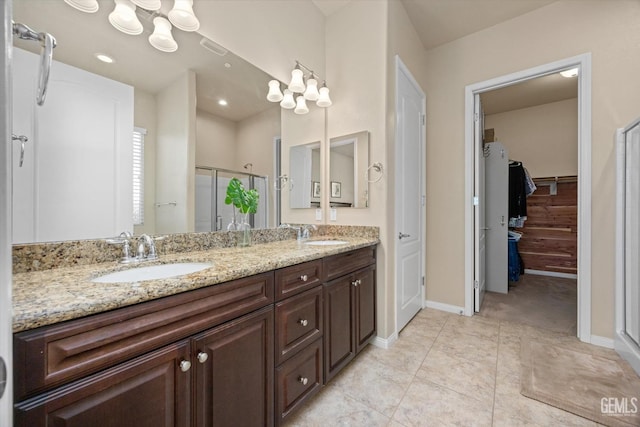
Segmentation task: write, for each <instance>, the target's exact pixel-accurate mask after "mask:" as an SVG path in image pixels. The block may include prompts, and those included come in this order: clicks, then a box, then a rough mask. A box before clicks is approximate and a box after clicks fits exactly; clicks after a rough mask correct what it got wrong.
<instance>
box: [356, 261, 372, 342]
mask: <svg viewBox="0 0 640 427" xmlns="http://www.w3.org/2000/svg"><path fill="white" fill-rule="evenodd" d="M354 277H355V282H356V286H354V288H353V289H354V292H355V293H356V297H355V303H356V325H355V331H356V353H360V350H362V349H363V348H364V347H365V346H366V345H367V344H368V343H369V339H371V337H373V336H374V335H375V334H376V270H375V268H374V267H373V266H372V267H369V268H365V269H363V270H360V271H358V272H357V273H355V275H354Z"/></svg>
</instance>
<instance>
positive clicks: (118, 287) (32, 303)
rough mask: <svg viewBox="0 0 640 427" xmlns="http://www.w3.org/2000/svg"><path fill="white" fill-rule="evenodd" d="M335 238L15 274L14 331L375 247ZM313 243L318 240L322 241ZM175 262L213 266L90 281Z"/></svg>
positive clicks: (368, 240)
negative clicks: (159, 275) (173, 274)
mask: <svg viewBox="0 0 640 427" xmlns="http://www.w3.org/2000/svg"><path fill="white" fill-rule="evenodd" d="M325 237H326V236H325ZM337 238H339V239H340V240H345V241H347V242H348V243H347V244H342V245H329V246H312V245H305V244H304V243H302V242H298V241H296V240H284V241H278V242H271V243H263V244H255V245H253V246H250V247H246V248H215V249H209V250H204V251H193V252H184V253H175V254H166V255H161V256H160V259H158V260H157V261H152V262H145V263H140V264H135V265H131V264H129V265H124V264H120V263H117V262H105V263H99V264H89V265H81V266H74V267H61V268H53V269H49V270H43V271H34V272H26V273H16V274H14V275H13V332H20V331H25V330H28V329H34V328H37V327H40V326H45V325H51V324H55V323H58V322H62V321H65V320H71V319H76V318H80V317H84V316H87V315H91V314H96V313H100V312H104V311H108V310H113V309H116V308H120V307H125V306H128V305H132V304H137V303H140V302H144V301H149V300H153V299H156V298H161V297H165V296H169V295H174V294H178V293H181V292H186V291H190V290H193V289H198V288H202V287H205V286H210V285H215V284H218V283H223V282H227V281H229V280H234V279H239V278H242V277H247V276H251V275H254V274H258V273H262V272H265V271H271V270H274V269H278V268H282V267H286V266H289V265H294V264H299V263H302V262H305V261H310V260H314V259H318V258H323V257H326V256H329V255H334V254H338V253H342V252H347V251H350V250H354V249H358V248H363V247H367V246H372V245H375V244H377V243H379V240H378V238H377V237H376V238H374V237H348V236H342V235H341V236H339V237H337ZM312 240H322V236H318V237H315V238H314V239H312ZM174 262H209V263H212V264H213V266H212V267H210V268H207V269H205V270H201V271H199V272H196V273H191V274H188V275H184V276H179V277H173V278H168V279H158V280H148V281H141V282H134V283H93V282H91V280H92V279H94V278H96V277H98V276H102V275H104V274H107V273H111V272H115V271H120V270H126V269H130V268H135V267H141V266H151V265H157V264H167V263H174Z"/></svg>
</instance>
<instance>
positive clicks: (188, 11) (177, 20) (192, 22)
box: [168, 0, 200, 31]
mask: <svg viewBox="0 0 640 427" xmlns="http://www.w3.org/2000/svg"><path fill="white" fill-rule="evenodd" d="M168 17H169V21H171V23H172V24H173V25H175V26H176V28H179V29H181V30H182V31H197V30H198V28H200V21H198V18H196V15H195V13H193V0H176V1H175V3H174V4H173V9H171V10H170V11H169V14H168Z"/></svg>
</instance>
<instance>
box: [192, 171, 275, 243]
mask: <svg viewBox="0 0 640 427" xmlns="http://www.w3.org/2000/svg"><path fill="white" fill-rule="evenodd" d="M232 178H238V179H239V180H240V181H241V182H242V185H244V188H246V189H255V190H257V191H258V194H259V195H260V198H259V201H258V212H256V213H255V214H252V215H249V224H250V225H251V228H267V227H268V226H269V186H268V182H269V179H268V177H266V176H262V175H255V174H252V173H247V172H240V171H233V170H228V169H221V168H215V167H210V166H196V183H195V186H196V191H195V210H196V220H195V229H196V230H195V231H196V232H200V231H225V230H227V229H229V225H230V224H234V223H236V222H239V220H240V218H238V211H237V209H235V208H234V207H233V206H232V205H227V204H225V203H224V199H225V197H226V194H227V185H229V181H231V179H232Z"/></svg>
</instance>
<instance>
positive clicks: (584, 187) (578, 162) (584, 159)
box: [465, 54, 591, 342]
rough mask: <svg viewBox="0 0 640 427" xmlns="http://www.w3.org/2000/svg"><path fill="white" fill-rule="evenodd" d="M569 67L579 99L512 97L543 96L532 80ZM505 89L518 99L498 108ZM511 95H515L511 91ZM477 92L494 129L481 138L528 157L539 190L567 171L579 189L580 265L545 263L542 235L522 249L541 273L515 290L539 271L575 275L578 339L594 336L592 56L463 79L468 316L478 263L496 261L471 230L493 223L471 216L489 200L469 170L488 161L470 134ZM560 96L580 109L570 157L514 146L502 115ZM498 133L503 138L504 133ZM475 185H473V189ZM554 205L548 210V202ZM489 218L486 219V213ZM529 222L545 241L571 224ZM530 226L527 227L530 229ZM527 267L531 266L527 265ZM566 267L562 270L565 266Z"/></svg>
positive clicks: (541, 146) (550, 189)
mask: <svg viewBox="0 0 640 427" xmlns="http://www.w3.org/2000/svg"><path fill="white" fill-rule="evenodd" d="M572 68H577V69H578V70H579V74H578V76H577V77H574V78H573V80H574V82H576V83H574V91H575V92H577V100H576V99H575V95H576V94H575V93H574V99H573V101H568V100H567V99H570V98H571V95H565V99H555V100H553V99H551V100H547V101H544V100H543V101H533V103H529V104H528V105H526V104H519V105H518V104H517V102H520V103H521V102H523V101H524V100H526V99H528V98H531V96H525V95H524V92H523V91H526V90H527V87H533V88H534V89H533V91H532V92H533V93H534V94H535V95H540V94H542V92H543V91H542V90H540V89H539V88H538V89H535V88H536V85H538V84H543V83H545V81H546V80H552V79H554V78H555V77H557V76H555V75H557V73H559V72H560V71H565V70H569V69H572ZM567 80H568V79H567ZM546 83H548V82H546ZM509 92H515V101H513V102H516V104H513V106H512V107H509V108H508V109H507V110H503V111H497V110H495V108H496V105H499V104H501V103H503V104H504V103H505V102H506V101H504V100H500V99H498V100H496V99H497V98H500V97H501V96H508V95H509ZM552 92H553V91H552ZM511 95H513V93H512V94H511ZM481 97H482V98H483V101H484V104H485V105H484V106H485V108H486V109H487V110H488V111H485V114H484V115H483V118H484V120H485V122H486V125H485V126H484V129H491V128H492V123H493V129H494V137H493V138H492V137H491V133H490V132H485V133H484V138H483V139H484V142H490V141H500V142H501V143H503V144H504V146H505V147H506V150H505V152H506V156H507V157H508V158H509V159H510V160H514V161H518V162H521V163H522V164H523V165H524V167H525V168H526V167H527V164H528V163H529V165H530V169H532V171H531V172H532V173H531V174H530V176H531V177H532V178H543V179H540V180H534V182H535V181H537V182H538V183H539V184H540V185H539V186H538V190H537V192H538V195H542V194H543V193H546V194H547V195H549V196H548V197H553V196H551V195H552V194H553V193H554V192H555V195H557V194H558V193H557V186H558V185H559V184H558V182H559V180H560V179H561V178H560V177H568V178H565V180H567V179H570V180H573V183H571V184H570V185H569V186H571V185H573V189H572V190H574V191H575V190H576V187H577V191H578V192H576V193H575V196H574V197H575V198H577V205H578V206H577V216H576V214H575V208H573V209H574V214H573V219H574V220H577V222H579V224H580V230H579V237H578V239H577V245H575V247H574V249H573V252H574V253H575V254H576V255H575V257H576V258H577V266H578V267H577V270H573V271H572V270H571V269H572V268H576V267H575V260H574V261H573V265H572V264H571V262H567V260H560V261H561V262H556V261H557V260H556V261H553V262H550V261H549V259H548V258H545V256H547V253H548V252H550V251H548V250H545V249H544V248H540V250H538V249H536V247H537V246H539V245H540V244H544V242H543V240H544V239H537V240H535V243H534V244H533V245H529V246H527V252H528V254H527V257H528V258H529V260H528V264H530V265H529V266H530V267H535V268H531V269H530V270H534V271H530V273H531V272H533V273H539V274H541V275H542V276H541V275H539V274H538V275H534V274H527V275H526V276H527V280H526V281H531V280H529V278H533V280H532V281H533V282H537V283H528V284H524V281H523V285H522V286H521V289H519V291H520V290H522V289H525V288H526V287H529V286H540V284H541V283H540V280H539V279H540V278H541V277H542V278H543V279H542V281H543V282H544V281H545V279H547V278H549V277H554V276H564V277H561V278H560V280H562V279H564V280H571V279H568V278H571V277H576V276H577V316H576V318H575V320H576V323H577V331H576V332H577V335H578V337H579V338H580V339H582V340H583V341H588V342H590V341H591V336H590V309H591V307H590V306H591V302H590V272H589V270H588V265H589V260H590V212H589V209H588V206H589V203H590V181H591V170H590V156H591V140H590V102H589V99H590V55H588V54H585V55H581V56H578V57H574V58H568V59H566V60H562V61H558V62H555V63H551V64H546V65H542V66H539V67H536V68H533V69H530V70H525V71H521V72H518V73H514V74H511V75H507V76H502V77H498V78H495V79H492V80H489V81H485V82H481V83H478V84H475V85H471V86H468V87H467V88H466V108H465V110H466V123H465V127H466V160H467V162H468V163H467V166H468V167H467V168H466V170H467V171H468V172H467V176H466V191H467V195H468V200H470V202H471V203H469V206H467V209H466V212H465V214H466V215H467V216H466V218H467V226H466V233H465V239H466V242H465V248H466V259H465V274H466V277H467V279H468V280H467V283H466V285H467V286H466V288H467V289H466V290H467V292H466V296H465V313H466V314H467V315H472V314H473V312H474V311H478V309H480V308H481V307H480V304H479V303H480V300H479V298H474V294H475V295H478V294H480V296H482V293H479V292H475V289H474V288H475V287H476V286H477V285H476V283H478V282H477V281H476V280H477V278H476V276H475V275H474V272H475V271H478V270H480V268H478V264H479V263H485V262H495V260H493V261H489V260H488V259H489V258H490V257H491V255H490V251H491V248H490V247H487V249H486V252H485V254H484V256H482V254H480V253H478V252H477V251H476V250H474V249H476V248H475V241H474V237H475V236H477V235H478V231H479V229H486V230H487V233H488V234H490V233H491V232H492V230H491V229H490V227H488V222H487V224H484V223H483V224H480V223H479V222H478V221H476V219H477V218H478V217H481V216H482V215H486V214H487V210H486V209H487V206H486V204H484V206H483V203H482V202H483V201H484V199H485V196H486V194H484V193H483V194H480V193H479V192H478V190H477V188H478V187H479V186H477V185H476V182H477V178H476V177H474V175H476V176H477V172H476V171H478V170H482V169H483V168H484V167H485V166H486V165H485V158H484V154H485V151H484V150H482V149H480V150H478V149H477V145H476V144H479V146H480V147H483V146H484V145H483V141H482V140H478V138H477V137H476V138H474V132H473V128H474V125H476V120H480V118H479V117H478V116H475V117H474V114H473V111H474V108H476V111H478V110H477V108H478V107H479V103H480V98H481ZM565 101H566V102H565ZM563 102H564V103H565V104H571V103H572V102H573V107H572V108H573V111H574V112H575V114H576V115H577V126H575V123H576V122H575V119H574V122H573V123H574V126H575V127H574V129H572V132H573V134H574V135H576V137H574V138H575V139H577V147H576V146H575V142H574V146H573V158H572V159H566V156H564V157H565V158H564V159H560V157H562V156H560V155H559V153H556V155H555V156H554V153H553V150H554V142H553V141H547V140H540V141H539V142H538V143H537V146H532V145H533V143H532V142H531V141H525V142H524V143H523V144H520V145H518V142H520V141H518V140H514V139H515V138H514V137H513V135H512V134H513V130H512V129H509V127H508V125H505V123H504V121H502V122H501V120H500V119H504V118H506V117H509V116H511V117H514V114H506V111H513V110H517V111H518V112H519V113H523V112H524V113H526V112H527V111H526V110H527V109H532V110H535V107H534V105H541V104H553V107H555V108H556V109H557V108H565V109H566V108H567V107H568V106H567V105H562V104H563ZM547 110H549V109H547ZM551 110H552V109H551ZM542 114H543V115H544V114H549V112H548V111H547V112H546V113H544V112H543V113H542ZM552 114H553V113H552ZM552 119H553V118H552ZM550 127H551V125H550ZM575 128H577V129H575ZM537 133H539V134H540V135H544V132H543V129H538V132H537ZM501 135H502V136H501ZM503 136H504V138H506V139H503ZM521 139H523V138H521ZM575 139H574V140H575ZM545 146H546V147H545ZM510 149H511V151H510ZM555 149H556V150H559V147H555ZM565 151H567V150H565ZM568 151H571V149H569V150H568ZM516 157H521V158H516ZM527 157H528V158H529V161H528V160H527ZM545 159H546V160H545ZM558 160H562V161H564V166H562V161H560V163H558ZM505 162H507V159H505ZM554 162H555V164H554ZM507 167H508V166H507ZM469 171H471V172H469ZM556 177H558V181H556ZM564 187H565V186H564V184H563V186H562V187H561V188H564ZM474 189H476V190H475V191H474ZM486 191H487V192H490V191H491V190H490V189H487V190H486ZM562 193H563V194H564V193H566V191H565V190H564V189H563V190H562ZM543 199H544V197H543V198H542V199H540V200H543ZM542 203H546V204H545V205H544V208H543V209H540V207H539V206H538V207H534V208H533V209H532V214H533V215H532V218H536V217H537V216H539V215H538V213H540V212H541V211H545V210H546V211H549V209H548V204H549V203H551V204H552V203H553V201H551V202H550V201H549V200H546V201H543V202H542ZM551 210H552V211H553V208H552V209H551ZM561 210H562V208H560V209H556V211H561ZM565 210H566V209H565ZM509 216H510V215H509V212H508V211H507V212H505V218H507V219H508V218H509ZM523 216H524V215H523ZM569 216H571V215H569ZM538 220H539V218H538V219H536V221H538ZM487 221H489V220H488V219H487ZM500 222H505V223H506V222H507V221H500ZM525 223H526V221H525ZM532 224H533V227H532V230H538V231H542V234H545V233H546V234H547V237H549V235H551V239H547V240H548V242H547V244H548V243H549V241H553V234H554V233H562V232H566V230H567V229H569V230H570V229H571V228H572V227H571V226H568V227H560V228H564V230H562V231H558V230H546V228H553V227H545V224H544V220H543V223H541V224H536V223H535V222H532ZM505 225H506V224H505ZM509 226H510V227H509V228H510V229H511V230H517V229H518V228H516V224H514V223H513V222H512V223H511V224H509ZM573 228H575V227H573ZM532 230H529V233H530V232H531V231H532ZM534 234H535V233H534ZM486 240H487V242H490V239H489V237H487V239H486ZM531 241H533V240H531V239H530V241H529V243H531ZM541 242H542V243H541ZM503 244H504V245H505V246H506V245H507V244H508V243H507V242H503ZM552 244H553V242H552ZM536 245H537V246H536ZM557 252H562V256H561V257H560V258H562V257H565V258H566V257H567V253H566V251H557ZM569 252H570V250H569ZM543 254H544V255H543ZM536 255H538V258H539V259H540V261H541V262H540V263H539V264H538V265H537V266H536V263H535V262H533V260H535V259H536ZM569 257H570V255H569ZM485 258H486V259H485ZM504 262H505V263H506V262H507V260H504ZM540 266H542V267H540ZM548 266H552V267H551V268H547V267H548ZM554 266H555V267H554ZM525 267H526V268H529V267H527V266H526V265H525ZM563 269H564V270H565V271H563ZM547 270H551V271H547ZM576 273H577V275H576ZM523 277H524V276H523ZM506 280H507V278H506V277H505V281H506ZM549 280H550V279H549ZM516 283H517V282H516ZM574 286H575V285H574ZM487 287H488V289H489V290H491V287H490V286H487ZM496 295H499V294H496ZM524 297H525V298H526V295H524ZM476 305H477V307H476ZM523 314H524V313H523Z"/></svg>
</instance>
